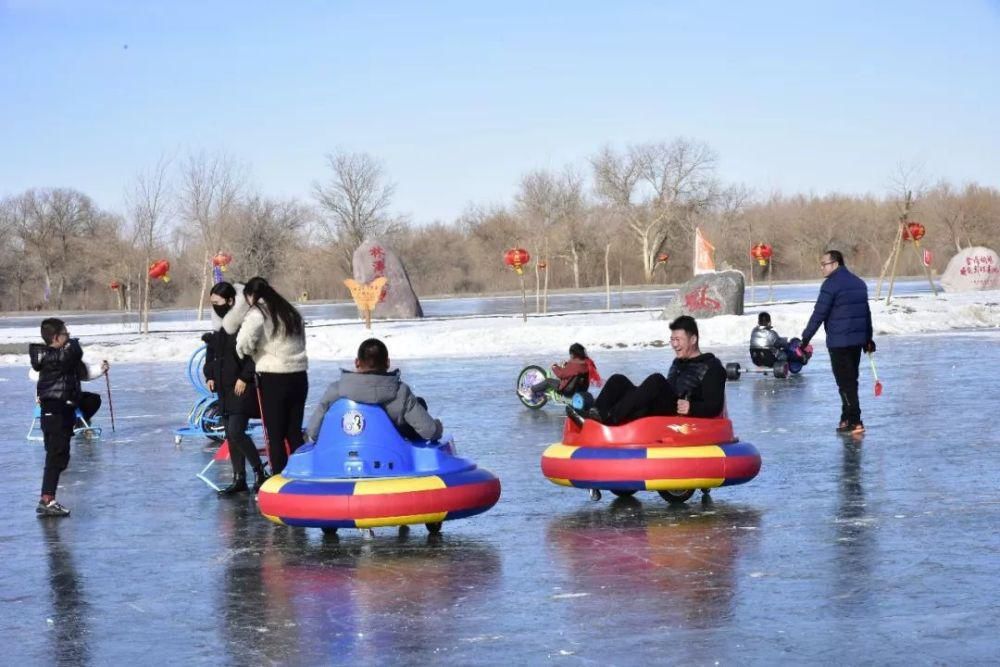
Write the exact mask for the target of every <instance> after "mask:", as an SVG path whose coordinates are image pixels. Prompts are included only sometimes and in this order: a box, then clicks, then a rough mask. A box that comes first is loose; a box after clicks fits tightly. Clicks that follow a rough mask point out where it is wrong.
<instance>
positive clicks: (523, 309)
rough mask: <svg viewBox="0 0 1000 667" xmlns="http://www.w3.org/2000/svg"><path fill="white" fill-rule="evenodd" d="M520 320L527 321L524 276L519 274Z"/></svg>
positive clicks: (526, 295) (526, 297)
mask: <svg viewBox="0 0 1000 667" xmlns="http://www.w3.org/2000/svg"><path fill="white" fill-rule="evenodd" d="M521 319H522V321H523V322H527V321H528V294H527V292H525V289H524V274H523V273H522V274H521Z"/></svg>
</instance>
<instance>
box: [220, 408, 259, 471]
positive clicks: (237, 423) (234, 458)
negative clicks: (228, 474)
mask: <svg viewBox="0 0 1000 667" xmlns="http://www.w3.org/2000/svg"><path fill="white" fill-rule="evenodd" d="M248 423H250V417H248V416H247V415H226V440H228V441H229V461H230V463H232V464H233V474H234V475H245V474H246V462H247V461H249V462H250V467H251V468H253V469H254V470H257V469H259V468H260V466H261V463H260V454H258V453H257V445H255V444H254V442H253V438H251V437H250V436H249V435H247V424H248Z"/></svg>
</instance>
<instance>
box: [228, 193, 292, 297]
mask: <svg viewBox="0 0 1000 667" xmlns="http://www.w3.org/2000/svg"><path fill="white" fill-rule="evenodd" d="M308 220H309V214H308V211H307V209H306V208H304V207H303V206H301V205H300V204H299V203H298V202H296V201H274V200H271V199H266V198H264V197H261V196H260V195H253V196H251V197H250V198H249V199H248V200H247V201H246V203H245V204H243V205H242V206H241V207H240V211H239V225H238V226H237V227H236V228H235V229H234V231H233V234H232V236H231V239H232V243H233V251H234V256H235V257H236V259H237V260H238V261H239V266H240V269H241V270H242V271H243V273H244V274H245V275H246V276H247V277H250V276H277V275H281V274H282V273H287V272H283V271H281V269H282V267H283V266H284V265H286V264H288V263H289V260H290V256H291V252H292V250H293V248H294V246H295V242H296V238H297V236H298V234H299V232H300V231H301V230H302V229H303V228H304V227H305V225H306V223H307V222H308Z"/></svg>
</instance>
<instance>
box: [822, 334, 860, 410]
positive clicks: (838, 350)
mask: <svg viewBox="0 0 1000 667" xmlns="http://www.w3.org/2000/svg"><path fill="white" fill-rule="evenodd" d="M829 350H830V366H831V368H833V378H834V379H835V380H836V381H837V389H838V390H839V391H840V421H842V422H847V423H848V424H860V423H861V403H860V402H859V401H858V366H859V365H860V364H861V346H860V345H856V346H854V347H831V348H829Z"/></svg>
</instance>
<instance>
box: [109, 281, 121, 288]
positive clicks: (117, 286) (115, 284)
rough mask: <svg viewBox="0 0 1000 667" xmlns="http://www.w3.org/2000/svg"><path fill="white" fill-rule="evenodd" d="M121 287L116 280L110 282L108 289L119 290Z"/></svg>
mask: <svg viewBox="0 0 1000 667" xmlns="http://www.w3.org/2000/svg"><path fill="white" fill-rule="evenodd" d="M121 286H122V284H121V283H120V282H118V281H117V280H112V281H111V283H110V284H109V285H108V287H110V288H111V289H121Z"/></svg>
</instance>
